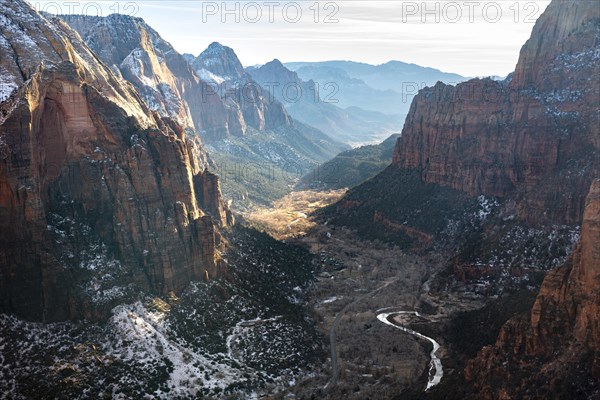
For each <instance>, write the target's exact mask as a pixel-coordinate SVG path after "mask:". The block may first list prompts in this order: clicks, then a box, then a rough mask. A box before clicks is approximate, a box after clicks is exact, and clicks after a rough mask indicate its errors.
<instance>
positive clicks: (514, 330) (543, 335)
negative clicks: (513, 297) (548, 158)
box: [465, 179, 600, 399]
mask: <svg viewBox="0 0 600 400" xmlns="http://www.w3.org/2000/svg"><path fill="white" fill-rule="evenodd" d="M585 204H586V205H585V212H584V216H583V224H582V231H581V240H580V243H579V245H578V247H577V249H576V251H575V252H574V254H573V257H572V260H571V261H570V262H569V263H567V264H566V265H564V266H562V267H560V268H558V269H556V270H554V271H552V272H551V273H549V274H548V276H547V277H546V279H545V280H544V283H543V284H542V288H541V289H540V292H539V294H538V297H537V300H536V302H535V304H534V306H533V309H532V311H531V316H530V319H529V321H527V320H526V319H521V318H515V319H513V320H510V321H509V322H507V324H506V325H505V326H504V327H503V329H502V331H501V332H500V335H499V337H498V341H497V342H496V344H495V345H493V346H489V347H485V348H484V349H483V350H482V351H481V352H480V353H479V354H478V356H477V358H476V359H474V360H472V361H471V362H470V363H469V366H468V368H467V369H466V374H465V375H466V377H467V379H468V380H470V381H472V382H473V383H474V385H475V387H476V388H477V389H478V391H479V395H478V397H477V398H481V399H510V398H546V397H544V393H552V391H553V390H556V389H555V388H553V386H555V387H563V388H568V389H563V390H570V392H569V393H567V394H568V395H570V396H571V397H570V398H593V394H594V390H595V391H596V392H595V394H596V395H597V394H598V392H597V390H599V389H598V387H597V382H598V381H599V380H600V180H598V179H596V180H594V182H593V183H592V186H591V189H590V191H589V194H588V196H587V200H586V203H585ZM517 376H519V377H522V378H521V379H520V380H517V379H516V377H517ZM561 380H562V383H561ZM567 382H569V383H571V384H572V385H571V386H572V387H569V385H567V384H566V383H567ZM594 382H596V385H595V388H594ZM544 390H547V391H548V392H544ZM555 394H556V393H555ZM525 396H529V397H525ZM573 396H575V397H573ZM579 396H581V397H579ZM586 396H589V397H586Z"/></svg>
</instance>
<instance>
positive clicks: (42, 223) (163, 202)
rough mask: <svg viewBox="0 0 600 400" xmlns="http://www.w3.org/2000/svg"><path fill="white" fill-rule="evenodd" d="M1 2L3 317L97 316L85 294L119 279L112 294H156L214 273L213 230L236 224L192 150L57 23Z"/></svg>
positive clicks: (178, 130) (21, 5) (172, 124)
mask: <svg viewBox="0 0 600 400" xmlns="http://www.w3.org/2000/svg"><path fill="white" fill-rule="evenodd" d="M0 5H1V9H2V11H1V13H0V18H1V20H2V24H0V33H1V35H0V51H1V53H2V58H1V59H0V69H1V70H2V76H3V80H5V81H10V83H11V85H12V86H10V87H11V88H12V87H14V89H13V90H11V91H10V96H8V97H5V98H3V99H2V102H1V103H0V110H1V113H0V116H1V117H0V143H1V144H2V145H1V146H0V147H2V153H1V157H0V189H1V190H0V310H1V312H9V313H15V314H18V315H20V316H22V317H25V318H29V319H35V320H46V321H51V320H62V319H67V318H80V317H96V316H98V317H100V316H102V310H100V309H98V307H96V306H95V305H94V304H92V302H91V300H90V296H88V295H86V293H85V290H84V288H86V287H89V285H92V286H93V287H92V288H93V289H94V291H98V290H100V288H101V289H106V288H109V289H110V287H109V286H107V285H110V284H112V283H114V282H112V281H111V279H113V278H114V279H113V280H115V279H116V278H115V277H117V276H118V279H117V280H118V281H119V282H117V283H118V284H120V285H121V286H122V287H121V288H120V289H123V290H124V288H125V289H127V290H144V291H151V292H154V293H164V292H168V291H172V290H175V291H176V290H180V289H182V288H184V287H185V286H186V285H187V284H188V283H189V282H190V281H191V280H194V279H203V278H205V277H206V276H215V275H217V274H218V273H219V262H218V256H217V254H218V250H217V249H218V247H219V246H221V245H222V243H221V239H220V234H219V230H218V225H221V224H222V225H225V224H228V223H231V222H232V218H231V214H230V212H229V210H228V209H227V207H226V206H225V204H223V201H222V199H221V197H220V190H219V182H218V179H217V178H216V177H215V176H213V175H211V174H210V173H208V172H207V171H205V170H204V169H203V165H202V149H201V147H200V145H199V144H198V143H197V142H194V141H191V140H188V139H186V135H185V132H184V128H183V127H182V126H181V125H179V124H178V123H177V122H176V121H174V120H173V119H170V118H162V117H161V116H159V114H158V113H156V112H153V111H152V110H150V109H148V107H147V106H146V104H145V103H144V102H143V101H142V99H141V98H140V97H139V96H138V94H137V93H136V92H135V91H134V90H133V88H132V86H131V85H129V84H128V83H126V82H125V81H124V80H122V79H121V78H119V77H118V76H116V75H115V74H114V73H113V72H112V71H111V70H110V69H109V68H107V67H106V66H105V65H104V64H102V63H100V62H99V60H98V58H97V56H96V55H95V54H94V53H93V52H92V51H91V50H90V49H89V48H88V46H87V45H86V44H85V43H83V41H82V40H81V38H80V36H79V35H78V34H77V33H76V32H75V31H73V30H72V29H71V28H69V27H68V26H67V25H66V24H65V23H63V22H62V21H60V20H58V19H53V18H49V17H44V16H41V15H39V14H38V13H36V12H35V11H34V10H33V9H32V8H31V7H30V6H29V5H28V4H27V3H26V2H25V1H22V0H16V1H12V0H11V1H8V0H0ZM178 115H179V114H178ZM180 117H181V118H183V119H185V113H184V114H181V115H180ZM100 271H102V274H100V273H99V272H100ZM111 277H112V278H111ZM86 285H87V286H86ZM107 309H110V307H107Z"/></svg>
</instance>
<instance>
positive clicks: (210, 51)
mask: <svg viewBox="0 0 600 400" xmlns="http://www.w3.org/2000/svg"><path fill="white" fill-rule="evenodd" d="M188 59H189V58H188ZM191 65H192V67H193V68H194V70H195V71H196V73H197V74H198V76H200V77H202V78H203V79H206V80H207V81H208V82H211V83H212V85H213V88H214V90H215V91H216V92H217V93H219V94H220V95H221V97H222V98H223V101H224V102H225V104H227V105H228V106H229V107H230V110H231V112H233V113H239V114H241V115H242V116H243V119H244V123H245V124H246V125H248V126H250V127H252V128H254V129H257V130H259V131H264V130H274V129H276V128H280V127H286V126H288V127H289V126H291V124H292V120H291V118H290V117H289V115H288V113H287V112H286V110H285V108H284V107H283V104H281V103H280V102H279V100H278V99H277V98H275V97H274V96H273V95H272V94H271V93H269V91H268V90H265V89H264V88H262V87H261V86H260V85H259V84H258V83H257V82H256V81H254V80H253V79H252V77H251V76H250V75H249V74H248V73H247V72H246V71H244V67H243V66H242V63H241V62H240V60H239V59H238V57H237V55H236V54H235V52H234V51H233V49H231V48H230V47H227V46H223V45H222V44H220V43H217V42H213V43H211V44H210V45H209V46H208V48H207V49H206V50H204V51H203V52H202V53H200V55H199V56H198V57H197V58H195V59H194V60H192V61H191ZM242 131H243V132H242V133H245V127H242Z"/></svg>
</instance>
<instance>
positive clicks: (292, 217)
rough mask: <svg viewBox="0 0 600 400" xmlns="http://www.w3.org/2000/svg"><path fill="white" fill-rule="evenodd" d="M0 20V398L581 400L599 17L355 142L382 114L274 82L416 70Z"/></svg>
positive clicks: (46, 19)
mask: <svg viewBox="0 0 600 400" xmlns="http://www.w3.org/2000/svg"><path fill="white" fill-rule="evenodd" d="M0 6H1V7H2V11H1V12H0V51H1V52H2V57H1V58H0V72H1V73H2V81H1V82H0V83H1V85H0V88H2V90H0V313H1V314H0V391H2V392H5V393H8V394H7V396H12V397H14V398H54V397H60V396H67V397H72V398H86V397H94V398H105V397H122V398H144V397H153V398H173V397H177V398H199V397H200V398H220V399H236V398H258V397H268V398H273V399H284V398H291V397H294V398H298V399H313V398H319V399H328V400H337V399H356V400H362V399H366V398H382V399H395V398H402V399H409V400H410V399H426V400H427V399H429V400H434V399H446V400H448V399H457V400H458V399H461V400H462V399H473V400H475V399H483V400H508V399H517V398H519V399H520V398H523V399H548V398H557V399H562V398H565V399H586V400H589V399H593V398H596V397H597V396H598V395H599V394H600V388H599V385H598V382H600V357H599V354H600V347H599V346H600V248H599V246H600V180H599V178H600V112H599V105H600V81H599V80H598V76H600V74H598V68H599V65H600V49H599V48H600V8H599V7H598V6H597V4H596V3H594V2H592V1H578V2H571V1H561V0H553V1H552V2H551V3H550V4H549V5H548V7H547V9H546V11H545V12H544V13H543V14H542V15H541V16H540V18H539V19H538V21H537V22H536V24H535V26H534V27H533V31H532V34H531V37H530V39H529V40H528V41H527V42H526V43H525V45H524V46H523V47H522V49H521V53H520V56H519V60H518V63H517V65H516V67H515V71H514V72H513V73H512V74H510V75H509V76H508V77H507V78H505V79H504V80H492V79H472V80H469V81H466V82H462V83H457V84H456V85H451V84H446V83H442V82H438V83H436V84H433V85H432V86H430V87H426V88H424V89H422V90H420V91H419V93H418V94H417V95H416V96H415V97H414V100H413V101H412V103H411V106H410V109H409V110H408V115H407V118H406V121H405V124H404V128H403V129H402V133H401V134H399V135H393V136H391V137H389V138H388V139H387V140H386V141H384V142H383V143H381V144H379V145H372V146H366V147H361V148H357V149H352V150H348V148H349V146H347V144H345V143H341V142H340V141H338V140H336V138H338V136H340V135H341V134H340V135H335V136H336V138H333V137H331V136H328V134H329V133H330V132H329V131H325V130H328V129H331V130H332V131H335V129H338V130H339V132H344V133H345V134H346V135H347V136H346V137H344V138H343V141H344V142H346V143H347V142H349V141H354V140H355V139H356V140H358V139H360V137H359V136H357V135H359V134H360V132H359V131H362V129H363V127H367V126H368V125H372V128H377V129H379V128H386V127H388V126H394V124H395V122H397V121H391V120H388V119H387V118H386V117H383V116H382V114H381V115H380V114H377V115H376V114H374V113H373V111H372V110H369V111H368V112H367V111H365V110H362V111H360V110H356V109H354V111H353V109H352V107H350V108H346V109H343V108H341V107H334V106H330V105H328V104H323V103H319V102H317V103H316V104H312V103H307V102H306V100H307V99H303V100H304V102H302V103H301V104H294V103H292V102H289V101H287V100H289V99H286V98H285V97H282V96H274V97H275V98H272V96H270V94H269V93H268V92H267V90H266V89H265V87H266V85H267V84H268V83H269V82H270V81H273V80H274V81H276V82H284V81H290V82H293V83H294V84H296V85H298V86H299V87H301V88H303V90H306V91H309V92H310V91H311V90H313V89H314V87H315V86H316V85H317V84H318V83H319V82H318V80H317V79H316V78H315V80H310V79H309V78H308V76H309V75H311V74H313V75H312V76H315V77H316V76H319V74H324V75H327V74H337V75H339V76H341V77H342V78H344V79H346V78H348V80H350V81H352V80H353V79H354V78H350V72H352V73H355V74H357V75H356V76H361V77H362V78H361V79H363V80H361V82H362V83H360V82H359V83H357V81H356V79H354V83H355V84H358V85H359V86H360V87H363V88H364V87H365V85H367V83H368V84H369V85H372V87H371V88H370V89H368V90H372V89H377V90H379V91H383V89H384V87H388V86H390V85H392V84H391V83H390V82H389V81H390V79H393V77H394V76H396V75H398V74H400V73H401V72H402V71H403V70H404V69H407V68H409V66H408V65H407V64H403V63H397V62H390V63H387V64H383V65H380V66H368V65H366V64H359V63H352V62H327V63H325V64H323V65H320V64H319V63H290V64H282V63H281V62H279V61H278V60H274V61H272V62H270V63H267V64H266V65H264V66H257V67H251V68H246V69H245V68H244V67H243V65H242V63H241V61H240V60H239V59H238V57H237V55H236V54H235V52H234V50H233V49H231V48H229V47H227V46H224V45H222V44H220V43H218V42H213V43H212V44H210V45H209V46H208V48H207V49H206V50H204V51H203V52H201V53H200V54H199V55H198V56H195V55H190V54H180V53H178V52H177V51H176V50H175V49H174V48H173V46H171V44H169V43H168V42H167V41H165V40H164V39H163V38H162V37H161V36H160V35H159V34H158V32H156V31H155V30H154V29H152V28H151V27H150V26H149V25H148V24H146V22H144V20H142V19H140V18H135V17H130V16H123V15H111V16H108V17H89V16H75V15H61V16H53V15H50V14H43V13H42V14H40V13H37V12H36V11H34V10H33V8H32V7H31V6H30V5H29V4H27V3H26V2H25V1H24V0H15V1H9V0H0ZM411 68H412V67H411ZM419 68H420V67H419ZM375 70H377V71H379V72H378V73H374V72H372V71H375ZM430 72H431V73H432V74H434V76H438V75H437V74H441V73H440V71H437V70H431V71H430ZM361 74H362V75H361ZM373 74H375V75H373ZM444 76H448V77H450V76H454V75H450V74H446V75H444ZM455 77H456V78H457V79H458V80H462V79H461V78H462V77H460V76H458V75H456V76H455ZM304 79H306V80H304ZM261 84H262V85H265V87H262V86H261ZM394 89H397V88H396V87H394ZM356 93H360V92H359V91H357V92H355V93H354V94H356ZM363 100H368V99H363ZM378 101H382V98H378V99H373V104H377V102H378ZM388 106H390V104H388ZM378 107H379V106H378ZM350 116H351V117H352V118H350ZM295 117H297V119H296V118H295ZM303 118H304V119H303ZM310 118H314V120H311V119H310ZM369 118H373V119H374V120H376V122H377V123H369V122H368V120H369ZM314 121H319V124H320V125H319V126H317V128H315V127H312V126H311V125H312V124H313V122H314ZM344 123H347V124H348V127H344ZM388 123H389V124H390V125H388ZM350 127H352V128H356V129H355V131H352V129H350ZM318 128H322V130H320V129H318ZM377 129H376V130H377ZM339 132H338V133H339ZM371 133H372V132H371ZM388 133H389V132H388ZM344 150H347V151H344ZM238 164H241V165H247V164H250V165H252V166H253V168H255V169H254V170H251V171H254V172H253V173H252V174H251V175H253V178H257V177H259V178H260V177H263V178H264V177H265V176H268V177H269V179H267V180H260V179H259V180H256V181H251V180H248V179H243V178H244V177H242V179H238V178H239V177H238V176H235V175H236V174H237V173H238V170H237V169H236V168H234V167H232V165H234V166H235V165H238ZM257 165H258V166H259V168H258V169H257V168H256V166H257ZM264 165H268V166H269V169H267V173H266V175H265V171H264V170H263V169H261V167H263V166H264ZM289 165H294V167H295V168H296V169H295V170H294V171H295V173H296V176H295V177H292V178H290V177H289V176H284V179H277V180H275V179H273V176H275V175H277V174H278V173H280V172H281V171H284V172H286V171H287V172H289V171H288V170H287V169H286V168H287V167H289ZM275 171H279V172H275ZM311 171H312V172H311ZM245 172H247V171H245ZM324 173H325V174H326V175H327V176H323V174H324ZM330 173H332V176H333V178H335V179H336V180H334V181H330V180H329V179H325V178H329V175H328V174H330Z"/></svg>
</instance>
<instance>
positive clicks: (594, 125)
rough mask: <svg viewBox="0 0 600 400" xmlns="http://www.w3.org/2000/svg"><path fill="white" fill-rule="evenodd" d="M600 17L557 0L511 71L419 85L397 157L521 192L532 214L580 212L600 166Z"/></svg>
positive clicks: (469, 187) (460, 183)
mask: <svg viewBox="0 0 600 400" xmlns="http://www.w3.org/2000/svg"><path fill="white" fill-rule="evenodd" d="M599 21H600V9H599V8H598V7H597V4H596V3H595V2H593V1H582V2H567V1H553V2H552V3H551V4H550V5H549V6H548V8H547V9H546V11H545V12H544V14H543V15H542V16H541V17H540V18H539V20H538V22H537V23H536V25H535V28H534V30H533V33H532V36H531V39H530V40H529V41H528V42H527V43H526V44H525V45H524V46H523V48H522V50H521V55H520V59H519V62H518V64H517V67H516V71H515V73H514V74H513V75H512V77H509V78H507V79H506V80H505V81H503V82H498V81H493V80H471V81H469V82H466V83H462V84H459V85H457V86H448V85H444V84H441V83H438V84H437V85H436V86H434V87H432V88H426V89H424V90H422V91H421V92H420V93H419V95H417V96H416V98H415V100H414V101H413V104H412V106H411V109H410V113H409V115H408V117H407V120H406V124H405V127H404V130H403V133H402V137H401V139H399V141H398V143H397V147H396V151H395V156H394V163H396V164H398V165H400V166H401V167H403V168H405V169H418V170H421V174H422V179H423V181H424V182H427V183H438V184H440V185H444V186H450V187H452V188H454V189H458V190H461V191H465V192H467V193H469V194H472V195H480V194H485V195H491V196H499V197H515V198H518V199H519V205H520V214H521V217H523V218H524V219H528V220H530V221H534V222H539V221H541V220H544V219H547V218H548V219H551V220H553V221H554V222H563V223H578V222H579V221H581V218H582V215H583V204H584V197H585V193H586V190H587V188H589V185H590V182H591V179H592V178H593V177H594V176H597V173H598V171H599V170H600V166H599V164H600V162H599V161H598V160H600V155H599V152H600V151H599V149H600V114H599V113H598V103H599V93H600V81H599V79H598V74H597V73H598V67H597V66H598V62H599V60H600V28H599V26H600V25H599ZM557 188H558V194H557Z"/></svg>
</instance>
